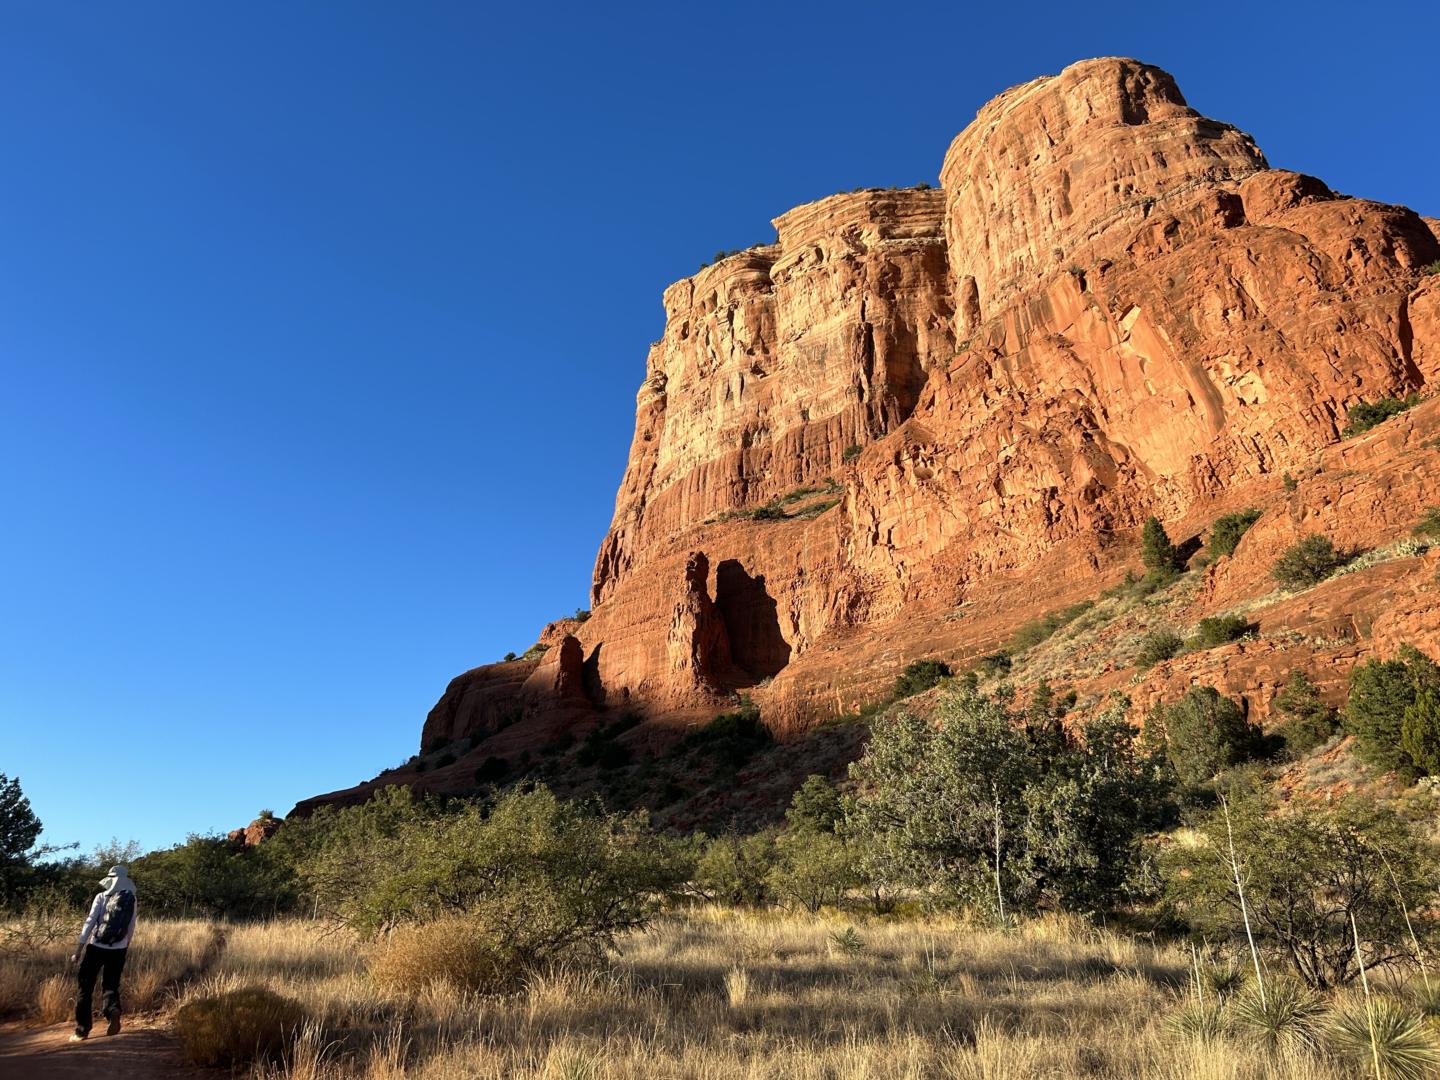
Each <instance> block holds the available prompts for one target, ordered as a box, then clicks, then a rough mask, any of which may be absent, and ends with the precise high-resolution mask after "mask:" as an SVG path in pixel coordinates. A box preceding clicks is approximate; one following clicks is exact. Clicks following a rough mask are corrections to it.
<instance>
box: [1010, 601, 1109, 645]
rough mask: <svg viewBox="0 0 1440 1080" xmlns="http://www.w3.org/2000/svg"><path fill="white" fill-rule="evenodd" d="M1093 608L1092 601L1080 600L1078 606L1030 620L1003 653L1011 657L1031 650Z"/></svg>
mask: <svg viewBox="0 0 1440 1080" xmlns="http://www.w3.org/2000/svg"><path fill="white" fill-rule="evenodd" d="M1094 606H1095V601H1094V600H1082V601H1080V602H1079V603H1078V604H1071V605H1070V606H1069V607H1065V608H1060V609H1058V610H1056V611H1047V612H1046V613H1045V614H1044V615H1042V616H1041V617H1040V618H1038V619H1032V620H1031V621H1030V622H1027V623H1025V624H1023V625H1022V626H1021V627H1020V629H1018V630H1016V631H1015V633H1014V634H1013V635H1011V637H1010V642H1009V644H1008V645H1006V647H1005V651H1006V652H1008V653H1010V654H1011V655H1012V656H1013V655H1015V654H1016V653H1022V652H1024V651H1025V650H1026V649H1033V648H1034V647H1035V646H1036V645H1039V644H1040V643H1041V642H1043V641H1048V640H1049V639H1050V638H1052V637H1054V636H1055V633H1056V632H1057V631H1058V630H1060V628H1061V627H1064V626H1068V625H1069V624H1070V623H1072V622H1074V621H1075V620H1076V619H1078V618H1079V617H1080V616H1081V615H1084V614H1085V613H1086V612H1087V611H1089V610H1090V609H1091V608H1093V607H1094Z"/></svg>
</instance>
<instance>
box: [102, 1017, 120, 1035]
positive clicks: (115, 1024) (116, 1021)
mask: <svg viewBox="0 0 1440 1080" xmlns="http://www.w3.org/2000/svg"><path fill="white" fill-rule="evenodd" d="M106 1019H107V1020H109V1021H110V1023H108V1024H106V1025H105V1034H106V1035H119V1034H120V1014H119V1013H118V1012H117V1013H114V1014H112V1015H110V1016H107V1017H106Z"/></svg>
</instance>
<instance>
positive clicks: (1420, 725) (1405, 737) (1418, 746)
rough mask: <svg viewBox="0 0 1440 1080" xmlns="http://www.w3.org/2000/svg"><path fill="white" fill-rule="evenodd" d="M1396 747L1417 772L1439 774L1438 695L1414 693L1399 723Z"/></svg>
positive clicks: (1439, 723) (1421, 691) (1429, 690)
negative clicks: (1398, 740)
mask: <svg viewBox="0 0 1440 1080" xmlns="http://www.w3.org/2000/svg"><path fill="white" fill-rule="evenodd" d="M1400 746H1401V748H1402V749H1403V750H1404V751H1405V753H1407V754H1409V755H1410V760H1411V761H1413V762H1414V763H1415V767H1416V768H1417V769H1419V770H1420V771H1421V772H1423V773H1426V774H1428V775H1430V776H1434V775H1435V774H1437V773H1440V693H1437V692H1436V691H1435V690H1433V689H1430V688H1428V687H1427V688H1423V689H1418V690H1416V691H1415V700H1414V701H1413V702H1412V703H1411V704H1410V705H1409V706H1408V707H1407V708H1406V709H1405V716H1404V718H1403V719H1402V720H1401V721H1400Z"/></svg>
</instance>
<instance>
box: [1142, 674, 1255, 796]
mask: <svg viewBox="0 0 1440 1080" xmlns="http://www.w3.org/2000/svg"><path fill="white" fill-rule="evenodd" d="M1156 712H1157V714H1158V715H1157V716H1154V717H1152V720H1151V721H1150V722H1151V723H1154V722H1155V720H1156V719H1158V721H1159V723H1160V725H1161V727H1162V728H1163V730H1164V732H1165V745H1166V752H1167V754H1168V756H1169V759H1170V764H1171V765H1172V766H1174V769H1175V775H1176V776H1178V777H1179V778H1180V780H1181V781H1182V782H1183V783H1185V784H1189V785H1192V786H1193V785H1197V784H1203V783H1205V782H1206V781H1207V780H1212V779H1214V777H1215V775H1216V774H1217V773H1219V772H1220V771H1221V770H1222V769H1226V768H1229V767H1230V766H1231V765H1238V764H1239V763H1240V762H1242V761H1247V760H1249V759H1250V758H1251V757H1253V756H1254V755H1255V753H1256V752H1257V751H1258V749H1259V746H1260V732H1259V731H1258V730H1257V729H1256V728H1255V726H1254V725H1252V724H1251V723H1250V722H1249V721H1248V720H1247V719H1246V718H1245V714H1244V713H1243V712H1241V711H1240V706H1238V705H1236V704H1235V702H1233V701H1231V700H1230V699H1229V698H1227V697H1224V696H1223V695H1221V693H1220V692H1219V691H1218V690H1216V689H1215V688H1214V687H1213V686H1192V687H1190V689H1189V690H1187V691H1185V696H1184V697H1182V698H1180V700H1178V701H1176V702H1174V703H1173V704H1170V705H1165V706H1161V707H1159V708H1158V709H1157V710H1156Z"/></svg>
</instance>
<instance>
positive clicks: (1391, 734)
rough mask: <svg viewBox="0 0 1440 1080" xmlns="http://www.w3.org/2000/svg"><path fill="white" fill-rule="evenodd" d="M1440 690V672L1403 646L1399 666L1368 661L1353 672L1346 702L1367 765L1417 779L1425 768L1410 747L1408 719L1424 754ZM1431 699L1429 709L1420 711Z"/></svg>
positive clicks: (1351, 729) (1348, 728) (1347, 715)
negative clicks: (1420, 701) (1421, 698)
mask: <svg viewBox="0 0 1440 1080" xmlns="http://www.w3.org/2000/svg"><path fill="white" fill-rule="evenodd" d="M1437 690H1440V667H1437V665H1436V664H1435V662H1434V661H1433V660H1431V659H1430V658H1429V657H1428V656H1426V655H1424V654H1423V653H1421V652H1419V651H1418V650H1416V649H1414V648H1411V647H1410V646H1408V645H1405V646H1402V647H1401V649H1400V654H1399V656H1397V657H1396V658H1395V659H1393V660H1377V659H1372V660H1367V661H1366V662H1365V663H1363V664H1360V665H1358V666H1356V667H1355V669H1354V670H1352V671H1351V672H1350V694H1349V697H1348V698H1346V701H1345V714H1344V722H1345V730H1346V731H1347V732H1349V733H1350V734H1351V735H1353V736H1355V750H1356V753H1357V754H1358V755H1359V756H1360V758H1361V760H1363V761H1366V762H1368V763H1369V764H1371V765H1374V766H1376V767H1377V768H1381V769H1386V770H1391V769H1393V770H1395V771H1397V772H1399V773H1400V774H1401V775H1402V776H1403V777H1406V778H1411V777H1413V776H1414V774H1415V773H1416V772H1417V771H1422V770H1423V768H1424V767H1423V766H1421V765H1420V763H1419V762H1418V761H1416V759H1415V757H1414V756H1413V755H1412V754H1411V753H1410V751H1409V749H1407V747H1406V744H1405V724H1406V719H1407V717H1409V719H1410V727H1411V740H1410V741H1411V743H1412V744H1413V745H1414V746H1415V748H1416V749H1417V750H1420V751H1421V753H1422V754H1424V753H1425V752H1426V751H1425V746H1426V744H1427V737H1426V734H1425V733H1426V731H1428V730H1429V725H1430V724H1431V723H1433V720H1432V719H1430V718H1431V717H1433V713H1431V712H1430V709H1431V705H1430V704H1429V702H1432V701H1433V695H1434V694H1435V692H1436V691H1437ZM1422 693H1425V694H1426V696H1427V703H1426V704H1424V705H1420V706H1419V707H1418V708H1417V707H1416V706H1417V699H1418V698H1419V696H1420V695H1421V694H1422Z"/></svg>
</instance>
